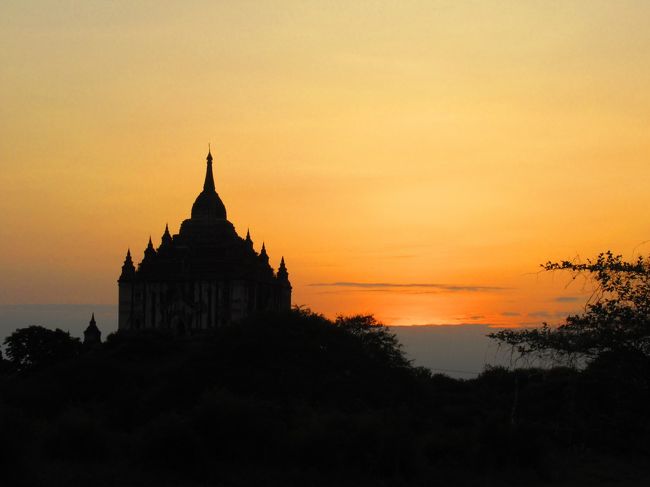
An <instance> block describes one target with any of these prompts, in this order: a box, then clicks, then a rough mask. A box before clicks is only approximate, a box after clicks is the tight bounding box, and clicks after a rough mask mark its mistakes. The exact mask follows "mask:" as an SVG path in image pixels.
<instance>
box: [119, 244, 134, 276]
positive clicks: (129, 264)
mask: <svg viewBox="0 0 650 487" xmlns="http://www.w3.org/2000/svg"><path fill="white" fill-rule="evenodd" d="M133 278H135V266H134V265H133V259H131V249H127V251H126V258H125V259H124V264H122V273H121V274H120V278H119V281H130V280H133Z"/></svg>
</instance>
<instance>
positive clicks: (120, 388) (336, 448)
mask: <svg viewBox="0 0 650 487" xmlns="http://www.w3.org/2000/svg"><path fill="white" fill-rule="evenodd" d="M42 330H43V329H40V331H39V330H35V329H31V331H29V332H26V331H25V330H21V331H20V332H17V333H16V334H14V335H13V342H12V340H11V337H10V339H9V340H8V342H7V343H6V345H7V347H6V349H5V355H6V357H5V359H4V360H3V361H2V362H1V363H0V367H1V369H0V370H1V372H0V477H1V479H0V482H2V483H3V485H25V486H40V485H43V486H45V485H66V486H68V485H94V486H102V485H163V486H164V485H224V486H240V485H301V486H309V485H314V486H321V485H323V486H324V485H373V486H377V485H423V486H424V485H449V484H451V485H476V484H480V485H503V484H507V485H543V484H546V483H551V484H565V485H591V484H594V483H607V482H608V481H617V482H621V481H627V482H628V483H634V482H638V484H639V485H643V481H644V479H645V480H647V478H646V477H644V475H645V469H646V468H647V466H646V464H645V462H646V459H647V456H648V454H649V453H650V443H649V440H650V408H649V407H648V406H649V405H650V401H649V399H650V397H649V394H650V393H649V390H650V388H649V383H650V380H649V378H650V360H649V359H648V358H647V357H646V356H644V355H628V356H625V357H621V356H616V354H603V355H602V356H600V357H598V359H596V360H594V361H593V362H591V363H590V365H589V366H588V367H587V368H586V369H585V370H582V371H578V370H575V369H571V368H554V369H550V370H540V369H520V370H514V371H509V370H506V369H503V368H493V369H489V370H486V371H485V372H484V373H482V374H481V375H480V376H479V377H478V378H476V379H473V380H456V379H451V378H449V377H446V376H443V375H433V374H431V372H430V371H428V370H426V369H422V368H417V367H413V366H411V365H410V364H409V363H408V361H407V360H406V359H405V358H404V355H403V354H402V352H401V350H400V348H399V344H398V343H397V341H396V339H395V337H394V335H392V334H391V333H390V332H389V331H388V330H387V329H386V328H384V327H383V326H380V325H377V324H376V323H375V322H374V320H373V319H372V317H367V316H356V317H349V318H339V319H338V320H336V321H335V322H332V321H330V320H327V319H325V318H324V317H322V316H320V315H317V314H313V313H310V312H308V311H304V310H293V311H291V312H288V313H285V314H279V315H271V316H259V317H256V318H252V319H249V320H247V321H245V322H243V323H240V324H238V325H236V326H229V327H225V328H221V329H217V330H214V331H213V332H210V333H206V334H202V335H199V336H188V337H182V338H179V337H173V336H168V335H165V334H157V333H154V332H148V333H140V334H137V335H125V334H113V335H110V336H109V337H108V339H107V340H106V342H105V343H103V344H102V345H101V346H98V347H95V348H92V349H84V348H83V347H82V346H81V345H80V344H79V343H78V342H76V341H75V339H72V338H70V337H68V338H67V340H66V339H65V338H63V337H62V336H61V335H58V334H57V335H56V336H55V335H52V333H55V332H51V334H49V335H48V334H47V333H44V332H43V331H42ZM68 341H69V343H68ZM51 347H54V348H53V349H54V352H53V351H52V348H51Z"/></svg>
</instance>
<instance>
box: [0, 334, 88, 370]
mask: <svg viewBox="0 0 650 487" xmlns="http://www.w3.org/2000/svg"><path fill="white" fill-rule="evenodd" d="M4 345H5V346H6V347H7V357H8V358H9V360H10V361H11V363H12V364H13V365H14V367H16V368H17V369H18V370H24V369H28V368H34V367H40V366H44V365H52V364H53V363H56V362H59V361H61V360H66V359H70V358H73V357H76V356H77V355H79V353H80V352H81V342H80V341H79V339H78V338H73V337H71V336H70V333H67V332H64V331H63V330H60V329H58V328H57V329H56V330H50V329H48V328H44V327H42V326H28V327H27V328H19V329H18V330H16V331H14V332H13V333H12V334H11V335H9V336H8V337H7V338H5V340H4Z"/></svg>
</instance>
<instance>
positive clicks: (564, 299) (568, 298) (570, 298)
mask: <svg viewBox="0 0 650 487" xmlns="http://www.w3.org/2000/svg"><path fill="white" fill-rule="evenodd" d="M579 299H580V298H579V297H577V296H558V297H557V298H555V299H554V300H553V301H555V302H556V303H575V302H576V301H578V300H579Z"/></svg>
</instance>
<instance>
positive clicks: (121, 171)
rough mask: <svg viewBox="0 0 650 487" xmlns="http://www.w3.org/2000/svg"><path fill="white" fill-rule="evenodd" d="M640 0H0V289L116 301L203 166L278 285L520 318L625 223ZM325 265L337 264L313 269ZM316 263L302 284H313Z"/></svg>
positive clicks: (639, 72)
mask: <svg viewBox="0 0 650 487" xmlns="http://www.w3.org/2000/svg"><path fill="white" fill-rule="evenodd" d="M649 18H650V3H649V2H646V1H620V2H611V1H596V0H588V1H587V0H585V1H563V2H547V1H532V0H531V1H494V2H476V1H465V2H463V1H443V0H440V1H433V0H429V1H422V2H411V1H402V2H392V1H391V2H389V1H373V2H371V1H359V2H307V1H300V2H298V1H296V2H248V1H238V2H223V3H221V2H212V1H205V2H167V1H155V2H154V1H151V2H149V1H138V2H126V1H116V2H103V1H85V2H73V1H68V2H65V1H64V2H60V1H31V2H24V1H7V0H5V1H3V2H2V4H1V5H0V46H1V47H0V164H1V168H0V169H1V171H0V185H1V188H2V196H1V197H0V275H1V276H2V283H1V284H0V304H23V303H106V304H108V303H115V302H116V296H117V284H116V279H117V276H118V274H119V269H120V266H121V264H122V261H123V259H124V254H125V251H126V248H127V247H131V249H132V251H133V253H134V257H136V259H137V260H139V259H140V258H141V257H142V251H143V250H144V247H145V244H146V242H147V239H148V237H149V235H150V234H151V235H152V236H153V238H154V241H155V242H156V243H158V242H159V239H160V236H161V234H162V232H163V229H164V226H165V223H166V222H169V225H170V229H171V231H172V232H177V231H178V228H179V225H180V222H181V221H182V220H183V219H184V218H187V217H188V216H189V212H190V208H191V204H192V202H193V201H194V198H195V197H196V195H197V194H198V192H199V190H200V188H201V184H202V180H203V173H204V168H205V166H204V158H205V154H206V152H207V144H208V142H211V144H212V148H213V151H212V152H213V154H214V156H215V178H216V185H217V191H218V192H219V193H220V195H221V197H222V199H223V201H224V203H225V204H226V207H227V209H228V214H229V219H230V220H231V221H232V222H233V223H234V224H235V227H236V228H237V230H238V231H239V233H240V234H245V232H246V228H247V227H250V229H251V234H252V237H253V240H254V241H255V242H256V246H257V248H258V249H259V247H260V246H261V242H262V241H263V240H264V241H265V242H266V245H267V249H268V251H269V254H270V256H271V263H272V264H273V265H274V266H277V264H278V262H279V259H280V256H281V255H284V256H285V258H286V261H287V265H288V268H289V272H290V277H291V280H292V283H293V286H294V303H297V304H304V305H307V306H309V307H311V308H313V309H314V310H317V311H321V312H324V313H326V314H328V315H330V316H332V315H335V314H337V313H352V312H374V313H375V314H376V315H377V316H378V317H379V318H381V319H383V320H384V321H386V322H387V323H390V324H413V323H415V324H424V323H493V324H530V323H540V322H541V321H543V320H551V321H553V320H557V319H558V318H559V317H561V316H563V315H564V314H566V313H567V312H569V311H572V310H577V309H580V307H581V306H582V305H583V304H584V299H585V295H586V293H588V287H587V288H585V287H584V286H583V285H576V284H573V285H571V286H569V287H568V288H566V284H567V282H568V278H567V276H563V275H559V274H558V275H554V276H552V275H539V274H538V269H539V267H538V266H539V264H540V263H542V262H545V261H547V260H549V259H562V258H572V257H575V256H576V255H580V256H582V257H588V256H593V255H595V254H596V253H597V252H598V251H601V250H606V249H612V250H614V251H616V252H619V253H623V254H624V255H626V256H632V255H633V254H634V253H638V252H644V253H647V252H648V251H649V250H650V249H649V246H648V245H647V244H644V242H645V241H646V240H648V239H650V217H649V216H648V211H647V210H648V208H649V207H650V205H649V203H650V192H649V191H648V189H647V188H648V185H649V183H650V164H648V160H647V159H648V154H649V153H650V152H649V150H650V133H649V127H650V124H649V122H650V91H649V90H648V86H650V55H649V54H650V29H648V28H647V22H648V19H649ZM335 283H345V284H338V285H334V284H335ZM322 284H327V285H322Z"/></svg>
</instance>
